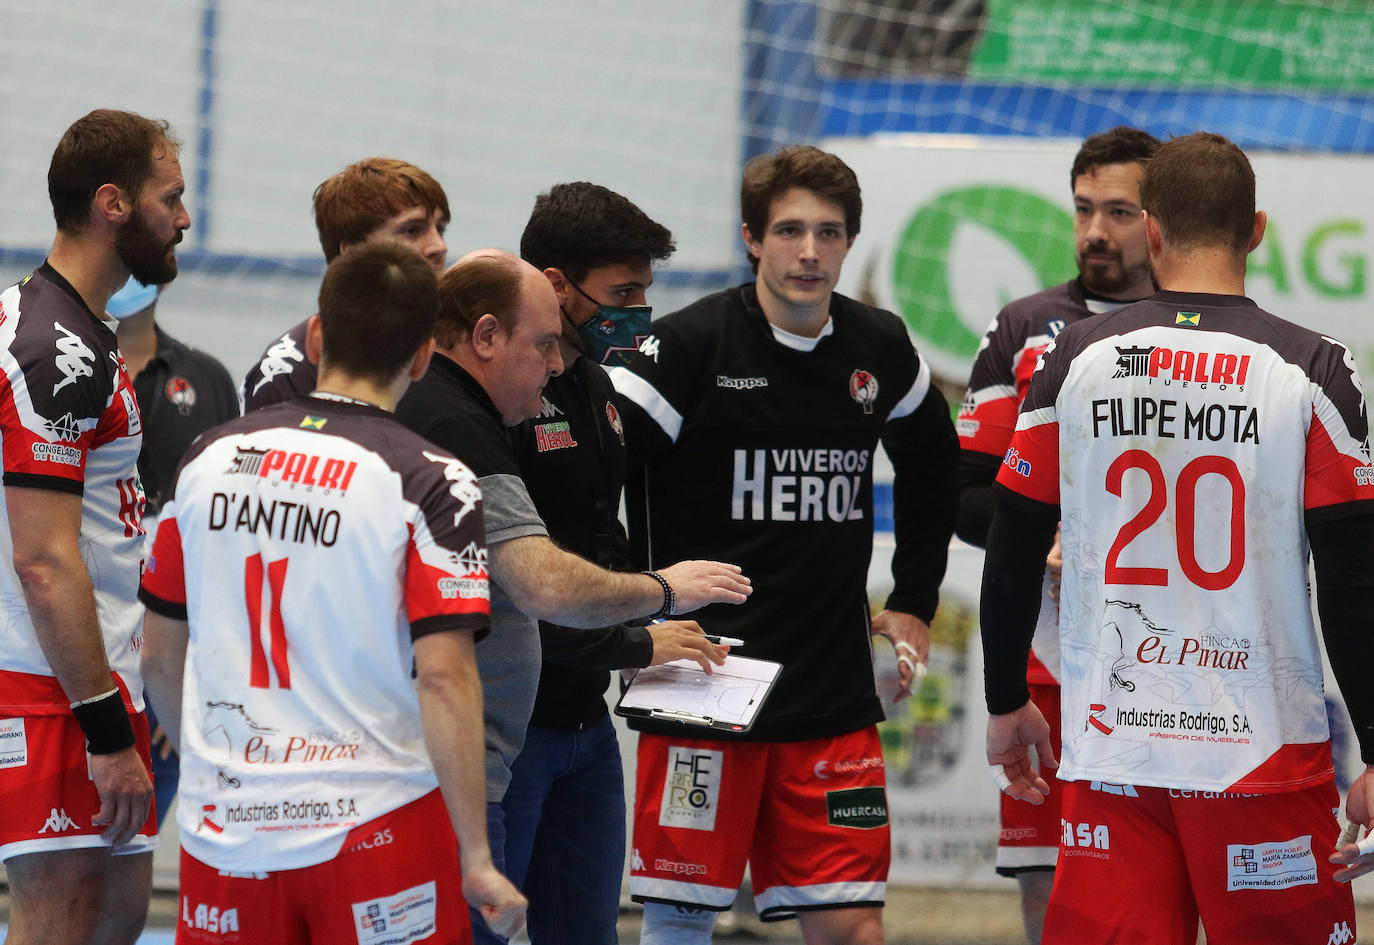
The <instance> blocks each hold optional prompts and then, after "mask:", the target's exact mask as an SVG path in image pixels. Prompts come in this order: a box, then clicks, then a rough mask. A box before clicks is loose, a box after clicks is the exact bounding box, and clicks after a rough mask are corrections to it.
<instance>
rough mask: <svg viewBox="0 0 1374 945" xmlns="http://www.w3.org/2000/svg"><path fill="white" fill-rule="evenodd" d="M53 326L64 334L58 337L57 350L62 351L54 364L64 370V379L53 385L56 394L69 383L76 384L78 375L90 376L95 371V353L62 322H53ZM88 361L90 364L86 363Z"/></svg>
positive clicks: (54, 360)
mask: <svg viewBox="0 0 1374 945" xmlns="http://www.w3.org/2000/svg"><path fill="white" fill-rule="evenodd" d="M52 327H54V328H56V329H57V330H58V331H59V332H61V333H62V335H63V337H61V338H58V339H57V350H58V351H59V352H60V353H59V354H58V355H57V357H56V358H54V359H53V364H54V365H56V367H57V369H58V370H59V371H61V372H62V380H60V381H58V382H57V383H56V384H54V385H53V387H52V392H53V394H54V395H56V394H57V392H58V391H60V390H61V389H62V388H64V387H66V386H67V385H68V384H75V383H76V379H77V378H78V377H90V376H91V375H93V374H94V373H95V354H94V353H92V351H91V349H90V348H88V347H86V342H84V341H82V340H81V339H80V338H78V337H77V336H76V335H74V334H72V333H71V332H70V331H68V330H67V329H65V328H63V327H62V323H61V322H53V323H52ZM88 361H89V362H90V363H89V364H88V363H86V362H88Z"/></svg>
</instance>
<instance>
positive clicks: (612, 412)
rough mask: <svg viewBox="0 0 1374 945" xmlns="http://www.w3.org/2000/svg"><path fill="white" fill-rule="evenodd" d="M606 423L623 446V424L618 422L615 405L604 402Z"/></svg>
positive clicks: (617, 411)
mask: <svg viewBox="0 0 1374 945" xmlns="http://www.w3.org/2000/svg"><path fill="white" fill-rule="evenodd" d="M606 422H607V423H609V424H610V425H611V429H612V430H614V431H615V435H616V436H618V437H620V445H621V446H624V445H625V424H623V423H621V422H620V411H619V410H616V409H615V404H613V403H611V402H610V401H609V400H608V401H606Z"/></svg>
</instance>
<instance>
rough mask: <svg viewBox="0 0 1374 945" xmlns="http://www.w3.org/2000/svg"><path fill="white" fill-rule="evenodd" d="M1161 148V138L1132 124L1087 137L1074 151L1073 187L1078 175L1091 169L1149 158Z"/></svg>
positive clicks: (1070, 172) (1071, 178)
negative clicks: (1075, 152)
mask: <svg viewBox="0 0 1374 945" xmlns="http://www.w3.org/2000/svg"><path fill="white" fill-rule="evenodd" d="M1158 148H1159V139H1158V138H1156V137H1155V136H1154V135H1152V134H1150V133H1149V132H1148V131H1141V130H1140V129H1139V128H1132V127H1130V126H1129V125H1117V126H1116V127H1115V128H1113V129H1112V130H1111V131H1104V132H1102V133H1100V134H1095V135H1091V136H1089V137H1087V138H1084V139H1083V146H1082V147H1081V148H1079V149H1078V153H1077V154H1076V155H1074V159H1073V167H1072V168H1070V170H1069V190H1073V186H1074V184H1076V183H1077V182H1078V178H1080V177H1082V176H1083V175H1084V174H1086V173H1088V172H1089V171H1093V170H1096V169H1097V168H1099V167H1102V166H1103V165H1106V164H1128V163H1130V162H1131V161H1141V162H1142V163H1143V162H1148V161H1149V160H1150V158H1152V157H1154V153H1155V151H1156V150H1157V149H1158Z"/></svg>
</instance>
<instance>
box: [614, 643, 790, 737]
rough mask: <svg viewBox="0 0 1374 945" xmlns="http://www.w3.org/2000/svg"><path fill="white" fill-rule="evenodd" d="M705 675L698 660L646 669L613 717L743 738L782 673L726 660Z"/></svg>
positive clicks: (758, 663)
mask: <svg viewBox="0 0 1374 945" xmlns="http://www.w3.org/2000/svg"><path fill="white" fill-rule="evenodd" d="M711 668H712V670H714V672H712V673H711V675H709V676H708V675H707V674H706V672H705V671H704V670H702V668H701V664H700V663H698V662H697V661H696V660H690V659H682V660H673V661H672V662H669V663H664V664H662V665H660V666H646V667H644V668H643V669H641V670H640V671H639V672H638V673H636V674H635V678H634V679H633V680H632V681H631V682H630V685H629V688H627V689H626V690H625V692H624V693H623V694H622V695H621V696H620V701H619V702H618V703H616V707H615V712H616V714H617V715H622V716H625V717H626V718H639V719H652V720H654V721H655V722H679V723H681V724H683V725H688V726H699V727H703V728H712V729H717V730H719V731H724V732H733V733H735V734H742V733H744V732H747V731H749V729H750V728H751V727H752V726H753V724H754V720H755V719H756V718H758V714H759V710H760V709H762V708H763V702H764V700H765V699H766V698H767V697H768V693H769V692H770V691H771V690H772V688H773V683H774V682H775V681H776V680H777V678H778V673H779V672H780V671H781V670H782V664H781V663H775V662H773V661H772V660H757V659H750V658H749V657H747V656H727V657H726V658H725V664H724V665H723V666H712V667H711Z"/></svg>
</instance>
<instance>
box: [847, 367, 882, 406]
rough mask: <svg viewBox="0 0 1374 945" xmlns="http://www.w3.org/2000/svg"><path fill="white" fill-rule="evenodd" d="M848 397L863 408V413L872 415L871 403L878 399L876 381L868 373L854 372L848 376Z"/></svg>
mask: <svg viewBox="0 0 1374 945" xmlns="http://www.w3.org/2000/svg"><path fill="white" fill-rule="evenodd" d="M849 396H850V397H852V398H854V402H855V403H856V404H859V405H860V406H861V407H863V408H864V413H872V412H873V401H875V400H877V399H878V379H877V378H876V377H874V376H873V375H872V374H870V373H869V372H868V371H859V370H856V371H855V372H854V373H853V374H851V375H849Z"/></svg>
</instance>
